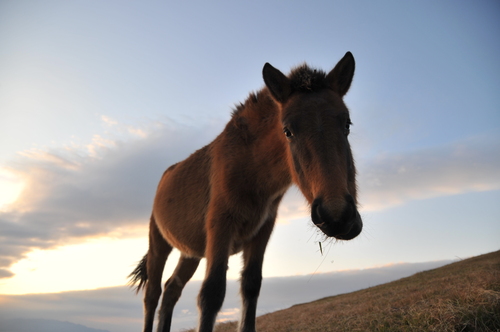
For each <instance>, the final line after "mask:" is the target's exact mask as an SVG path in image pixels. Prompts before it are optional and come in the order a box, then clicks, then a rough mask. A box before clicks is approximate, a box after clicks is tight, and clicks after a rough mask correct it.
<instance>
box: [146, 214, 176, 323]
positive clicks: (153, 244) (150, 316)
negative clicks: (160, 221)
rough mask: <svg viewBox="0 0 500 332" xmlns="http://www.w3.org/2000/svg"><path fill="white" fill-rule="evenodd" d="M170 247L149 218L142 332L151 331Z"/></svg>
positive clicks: (152, 218) (153, 221)
mask: <svg viewBox="0 0 500 332" xmlns="http://www.w3.org/2000/svg"><path fill="white" fill-rule="evenodd" d="M171 251H172V246H171V245H169V244H168V243H167V241H165V239H164V238H163V236H162V235H161V234H160V231H159V230H158V226H157V225H156V222H155V220H154V217H151V222H150V225H149V250H148V253H147V254H146V257H145V258H146V271H147V282H146V285H145V294H144V330H143V331H144V332H151V331H153V323H154V317H155V311H156V307H157V306H158V301H159V299H160V296H161V277H162V274H163V269H164V267H165V262H166V261H167V258H168V255H169V254H170V252H171Z"/></svg>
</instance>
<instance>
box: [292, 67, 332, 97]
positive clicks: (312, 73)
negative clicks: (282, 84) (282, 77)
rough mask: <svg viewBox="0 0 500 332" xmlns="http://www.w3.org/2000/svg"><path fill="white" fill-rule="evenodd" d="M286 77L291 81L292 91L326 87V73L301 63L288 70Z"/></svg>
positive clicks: (311, 90) (309, 90)
mask: <svg viewBox="0 0 500 332" xmlns="http://www.w3.org/2000/svg"><path fill="white" fill-rule="evenodd" d="M288 78H289V79H290V80H291V81H292V91H294V92H313V91H319V90H321V89H324V88H326V87H327V82H326V79H325V78H326V73H325V72H324V71H322V70H317V69H312V68H310V67H309V66H308V65H306V64H302V65H300V66H298V67H296V68H294V69H292V71H291V72H290V74H289V75H288Z"/></svg>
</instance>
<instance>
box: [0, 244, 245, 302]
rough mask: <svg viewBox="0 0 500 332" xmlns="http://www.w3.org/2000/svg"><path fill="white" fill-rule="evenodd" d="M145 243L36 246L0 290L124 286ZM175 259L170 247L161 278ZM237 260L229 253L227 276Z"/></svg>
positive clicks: (199, 275)
mask: <svg viewBox="0 0 500 332" xmlns="http://www.w3.org/2000/svg"><path fill="white" fill-rule="evenodd" d="M147 247H148V239H147V237H141V238H130V239H112V238H96V239H90V240H88V241H87V242H85V243H81V244H72V245H67V246H61V247H58V248H55V249H49V250H40V249H36V250H33V251H31V252H29V253H28V254H27V255H26V257H25V258H23V259H21V260H19V261H18V262H17V263H15V264H14V265H13V266H12V267H11V268H10V269H9V270H11V271H12V272H13V273H14V276H13V277H11V278H4V279H0V294H4V295H7V294H11V295H14V294H17V295H21V294H37V293H57V292H65V291H78V290H89V289H96V288H104V287H115V286H124V285H127V282H128V278H127V277H128V275H129V274H130V273H131V272H132V270H133V269H134V268H135V266H136V264H137V263H138V262H139V261H140V260H141V258H142V257H143V255H144V254H145V253H146V251H147ZM178 259H179V252H178V251H177V250H174V251H172V253H171V255H170V256H169V259H168V260H167V264H166V267H165V271H164V273H163V281H166V280H167V279H168V278H169V277H170V275H171V274H172V272H173V270H174V269H175V266H176V264H177V261H178ZM240 261H241V255H233V256H231V258H230V262H229V265H230V269H229V270H228V279H237V278H239V271H240V268H241V263H240ZM205 268H206V264H205V260H202V261H201V263H200V266H199V267H198V270H197V271H196V273H195V275H194V276H193V278H192V280H202V279H203V278H204V275H205Z"/></svg>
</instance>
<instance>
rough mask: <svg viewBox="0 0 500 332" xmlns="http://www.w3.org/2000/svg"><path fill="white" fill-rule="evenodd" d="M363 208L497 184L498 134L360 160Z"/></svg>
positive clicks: (499, 180)
mask: <svg viewBox="0 0 500 332" xmlns="http://www.w3.org/2000/svg"><path fill="white" fill-rule="evenodd" d="M359 168H360V170H359V184H360V189H361V190H360V191H361V200H360V201H361V203H362V205H363V209H364V210H365V211H375V210H383V209H386V208H390V207H393V206H397V205H401V204H404V203H405V202H408V201H411V200H419V199H427V198H432V197H439V196H447V195H456V194H462V193H466V192H472V191H488V190H497V189H500V138H499V137H478V138H474V139H470V140H465V141H461V142H454V143H452V144H449V145H445V146H438V147H432V148H429V149H423V150H417V151H407V152H403V153H399V154H390V155H381V156H379V157H378V158H377V159H375V160H369V161H364V162H362V163H361V164H360V167H359Z"/></svg>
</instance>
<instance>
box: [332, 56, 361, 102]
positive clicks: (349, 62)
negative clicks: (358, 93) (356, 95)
mask: <svg viewBox="0 0 500 332" xmlns="http://www.w3.org/2000/svg"><path fill="white" fill-rule="evenodd" d="M354 67H355V63H354V57H353V56H352V53H351V52H347V53H346V54H345V55H344V57H343V58H342V59H341V60H340V61H339V63H337V65H336V66H335V68H333V69H332V71H331V72H329V73H328V75H327V76H326V80H327V82H328V85H329V86H330V88H331V89H333V91H335V92H337V93H338V94H339V95H340V96H341V97H343V96H344V95H345V94H346V93H347V91H348V90H349V87H350V86H351V82H352V77H353V76H354Z"/></svg>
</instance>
